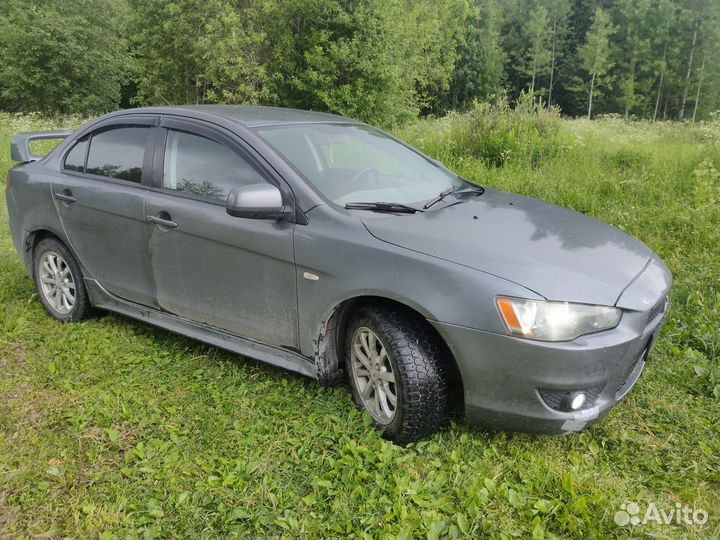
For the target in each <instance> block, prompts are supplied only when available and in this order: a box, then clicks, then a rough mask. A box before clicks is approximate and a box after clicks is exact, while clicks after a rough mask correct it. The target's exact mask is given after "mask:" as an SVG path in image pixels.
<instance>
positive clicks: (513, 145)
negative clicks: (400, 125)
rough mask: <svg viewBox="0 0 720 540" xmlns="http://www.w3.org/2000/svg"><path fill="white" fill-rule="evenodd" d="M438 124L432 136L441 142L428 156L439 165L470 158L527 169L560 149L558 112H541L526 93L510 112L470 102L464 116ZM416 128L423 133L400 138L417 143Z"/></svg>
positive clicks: (496, 104) (410, 131)
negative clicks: (522, 166) (434, 159)
mask: <svg viewBox="0 0 720 540" xmlns="http://www.w3.org/2000/svg"><path fill="white" fill-rule="evenodd" d="M438 123H439V124H440V125H441V126H442V127H441V128H440V129H438V130H437V131H436V132H434V133H432V134H431V136H432V137H433V138H434V139H435V140H436V141H437V138H439V139H441V141H437V142H435V143H434V144H437V145H438V146H434V145H433V148H432V150H431V153H432V154H433V155H435V156H440V157H439V159H442V160H443V161H449V162H456V161H457V160H464V159H473V158H474V159H478V160H480V161H481V162H482V163H484V164H485V165H486V166H489V167H500V166H502V165H505V164H508V163H510V162H515V163H523V164H526V165H528V166H532V165H533V164H536V163H538V162H539V161H540V160H542V159H544V158H548V157H551V156H553V155H556V154H557V153H558V152H563V151H564V148H565V146H564V144H563V134H562V133H561V129H560V128H561V124H562V120H561V119H560V115H559V113H558V111H557V110H556V109H551V110H550V111H548V110H546V109H545V108H544V106H543V105H541V104H540V103H539V102H538V101H537V100H535V98H534V97H533V96H532V95H531V94H522V95H521V97H520V99H519V101H518V103H517V105H516V107H515V108H511V107H510V105H509V104H508V103H507V101H506V100H503V99H497V100H495V101H493V102H475V103H474V105H473V108H472V109H471V110H470V111H469V112H468V113H467V114H464V115H458V114H453V115H450V116H448V117H446V118H443V119H440V120H439V121H438ZM415 129H420V130H421V131H422V132H423V134H427V130H426V128H425V127H424V124H423V123H419V124H415V126H410V127H407V128H405V130H404V131H403V133H405V134H406V136H408V137H409V138H410V139H417V138H419V137H421V135H419V134H417V133H416V132H415ZM422 140H423V142H425V139H422ZM423 148H425V150H428V149H427V147H425V146H423Z"/></svg>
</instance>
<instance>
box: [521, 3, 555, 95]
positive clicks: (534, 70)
mask: <svg viewBox="0 0 720 540" xmlns="http://www.w3.org/2000/svg"><path fill="white" fill-rule="evenodd" d="M523 37H524V39H525V41H526V42H527V49H526V51H525V64H524V70H525V73H526V74H527V75H529V76H530V95H533V94H534V93H535V80H536V78H537V77H538V76H539V75H541V74H543V73H544V71H545V70H546V69H547V68H548V65H549V64H550V60H551V58H552V54H551V51H550V42H551V39H552V29H551V26H550V17H549V15H548V10H547V9H546V8H545V7H544V6H538V7H537V8H535V9H534V10H532V11H531V12H530V17H529V18H528V20H527V22H526V23H525V25H524V26H523Z"/></svg>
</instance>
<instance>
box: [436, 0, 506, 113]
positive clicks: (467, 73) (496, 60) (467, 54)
mask: <svg viewBox="0 0 720 540" xmlns="http://www.w3.org/2000/svg"><path fill="white" fill-rule="evenodd" d="M501 23H502V11H501V7H500V5H499V4H498V2H497V0H476V1H475V2H473V4H472V5H471V6H470V9H469V12H468V16H467V19H466V20H465V23H464V28H465V31H464V32H462V33H461V34H460V35H459V36H458V52H457V54H458V58H457V62H456V67H455V71H454V72H453V75H452V81H451V83H450V89H449V91H448V94H447V99H446V100H445V109H446V110H447V109H464V108H467V106H468V105H469V104H470V103H471V102H472V101H473V100H475V99H477V100H480V101H482V100H486V99H489V98H490V97H491V96H492V95H495V94H500V93H501V92H502V85H503V80H504V78H505V61H506V55H505V52H504V51H503V48H502V44H501V42H500V28H501Z"/></svg>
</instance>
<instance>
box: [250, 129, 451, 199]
mask: <svg viewBox="0 0 720 540" xmlns="http://www.w3.org/2000/svg"><path fill="white" fill-rule="evenodd" d="M257 133H258V134H259V135H260V136H261V137H262V138H263V139H265V140H266V141H267V142H268V143H269V144H270V145H271V146H273V147H274V148H275V150H277V151H278V152H279V153H280V154H281V156H282V157H283V158H284V159H285V160H286V161H287V162H289V163H290V165H292V166H293V167H294V168H295V169H296V170H297V171H298V172H300V173H301V174H302V175H303V176H304V177H305V178H306V179H307V180H308V181H309V182H311V183H312V184H313V185H314V186H315V187H316V188H317V189H318V190H320V191H321V192H322V194H323V195H325V196H326V197H327V198H328V199H330V200H331V201H333V202H334V203H337V204H340V205H344V204H347V203H354V202H387V203H401V204H412V203H418V202H423V201H427V200H428V199H432V198H433V197H436V196H437V195H438V193H440V192H442V191H443V190H446V189H448V188H460V187H461V186H463V182H462V180H460V179H459V178H458V177H457V176H456V175H454V174H452V173H450V172H448V171H446V170H444V169H442V168H440V167H438V166H437V165H436V164H434V163H433V162H432V161H430V160H428V159H427V158H424V157H423V156H421V155H420V154H418V153H417V152H414V151H413V150H411V149H409V148H408V147H406V146H404V145H402V144H400V143H399V142H397V141H395V140H393V139H391V138H390V137H388V136H387V135H385V134H384V133H382V132H381V131H379V130H377V129H374V128H371V127H369V126H362V125H348V124H310V125H308V124H303V125H297V124H295V125H283V126H273V127H265V128H260V129H258V130H257Z"/></svg>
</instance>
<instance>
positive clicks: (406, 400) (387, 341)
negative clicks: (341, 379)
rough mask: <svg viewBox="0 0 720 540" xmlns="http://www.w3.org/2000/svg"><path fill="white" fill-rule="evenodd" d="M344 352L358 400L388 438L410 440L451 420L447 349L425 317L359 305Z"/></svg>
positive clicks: (349, 330)
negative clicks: (392, 381)
mask: <svg viewBox="0 0 720 540" xmlns="http://www.w3.org/2000/svg"><path fill="white" fill-rule="evenodd" d="M373 334H374V336H375V338H374V343H373V337H372V335H373ZM373 347H374V350H375V362H374V364H373V361H372V359H371V358H370V356H371V355H372V354H373V353H372V350H373ZM358 348H359V352H358ZM383 350H384V351H385V353H383ZM345 351H346V371H347V373H348V378H349V380H350V386H351V388H352V393H353V399H354V400H355V403H356V404H357V406H358V407H359V408H360V409H363V410H367V411H368V412H369V413H370V415H371V417H372V419H373V423H374V425H375V427H376V428H377V429H378V430H380V431H381V432H382V435H383V437H385V438H386V439H389V440H391V441H393V442H395V443H398V444H408V443H411V442H415V441H418V440H420V439H423V438H425V437H429V436H431V435H432V434H434V433H435V432H436V431H437V430H438V429H440V428H441V427H442V426H443V424H445V423H446V422H447V420H448V417H449V397H448V386H449V385H448V383H449V381H448V371H447V370H446V369H445V366H446V365H447V363H446V360H447V358H445V355H446V354H447V352H446V348H445V346H444V344H443V343H442V342H441V341H440V340H439V338H438V337H437V336H436V335H434V334H433V332H432V331H431V329H429V328H428V327H427V323H426V322H425V321H422V320H420V319H419V318H416V317H413V316H412V315H409V314H407V313H404V312H403V311H401V310H398V309H397V308H394V307H391V308H387V307H383V308H382V309H381V308H378V307H374V306H363V307H360V308H359V309H358V310H357V311H356V312H355V313H354V315H353V316H352V318H351V320H350V322H349V324H348V327H347V331H346V333H345ZM367 351H370V354H368V352H367ZM361 353H364V354H361ZM368 364H370V365H371V366H373V369H372V370H370V369H368ZM390 370H392V373H390V374H389V373H388V372H389V371H390ZM391 378H392V379H394V383H391V382H390V379H391ZM371 386H373V387H374V388H373V389H371V388H370V387H371ZM379 387H380V388H381V390H380V391H377V388H379ZM393 397H394V399H395V404H394V405H393ZM383 402H384V403H383Z"/></svg>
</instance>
